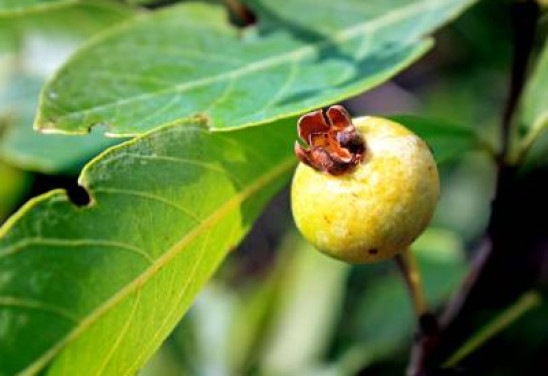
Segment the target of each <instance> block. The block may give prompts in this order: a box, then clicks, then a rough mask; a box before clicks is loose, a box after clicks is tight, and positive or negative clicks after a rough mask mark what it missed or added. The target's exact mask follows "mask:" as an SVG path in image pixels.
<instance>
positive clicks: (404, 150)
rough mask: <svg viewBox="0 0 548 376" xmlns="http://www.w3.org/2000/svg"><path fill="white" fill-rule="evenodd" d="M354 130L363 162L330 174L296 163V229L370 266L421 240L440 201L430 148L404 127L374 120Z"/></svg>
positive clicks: (332, 250) (330, 252)
mask: <svg viewBox="0 0 548 376" xmlns="http://www.w3.org/2000/svg"><path fill="white" fill-rule="evenodd" d="M352 123H353V125H354V126H355V130H357V132H358V134H359V135H361V137H362V138H363V141H364V144H365V151H363V156H362V159H361V160H360V161H359V163H357V164H355V165H352V166H351V167H352V168H351V169H350V170H349V172H346V173H343V174H339V173H338V170H335V171H336V174H330V173H328V172H326V171H325V170H324V171H321V170H320V169H319V168H316V169H314V168H312V167H310V163H309V161H308V160H305V159H303V158H302V157H301V156H299V157H300V158H301V160H303V161H304V162H306V164H305V163H300V164H299V166H298V167H297V170H296V171H295V175H294V177H293V182H292V187H291V206H292V212H293V217H294V219H295V222H296V225H297V227H298V229H299V230H300V231H301V233H302V234H303V235H304V237H305V238H306V239H307V240H308V241H310V242H311V243H312V244H313V245H314V246H316V247H317V248H318V249H319V250H320V251H322V252H324V253H326V254H328V255H330V256H333V257H335V258H337V259H340V260H344V261H348V262H353V263H370V262H376V261H380V260H385V259H388V258H391V257H393V256H394V255H396V254H397V253H398V252H400V251H402V250H404V249H405V248H407V247H408V246H409V245H410V244H411V243H412V242H413V241H414V240H415V239H416V238H417V237H418V236H419V235H420V233H421V232H422V231H423V230H424V228H425V227H426V226H427V225H428V223H429V221H430V219H431V218H432V215H433V213H434V210H435V207H436V204H437V202H438V200H439V194H440V192H439V177H438V171H437V167H436V163H435V161H434V159H433V157H432V154H431V152H430V150H429V148H428V146H427V145H426V143H425V142H424V141H423V140H421V139H420V138H419V137H418V136H416V135H415V134H414V133H412V132H411V131H409V130H408V129H406V128H405V127H403V126H402V125H400V124H398V123H396V122H393V121H390V120H386V119H381V118H375V117H360V118H356V119H353V120H352ZM296 149H302V147H299V146H298V145H297V147H296ZM299 153H300V154H304V152H303V151H300V152H299ZM299 153H298V154H299ZM307 153H309V152H308V151H307ZM312 157H313V156H312ZM307 158H311V157H310V156H309V157H307ZM307 164H308V165H307Z"/></svg>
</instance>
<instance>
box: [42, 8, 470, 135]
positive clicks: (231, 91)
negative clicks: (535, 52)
mask: <svg viewBox="0 0 548 376" xmlns="http://www.w3.org/2000/svg"><path fill="white" fill-rule="evenodd" d="M472 2H473V0H443V1H430V0H421V1H411V0H392V1H387V0H375V1H367V2H364V1H359V0H346V1H344V2H343V1H338V2H329V3H327V4H326V3H322V5H318V4H316V3H314V4H312V3H310V2H309V1H305V0H300V1H294V0H292V1H289V0H286V1H269V0H262V1H259V0H257V1H253V2H252V7H253V8H255V9H257V11H258V13H259V19H260V21H259V23H258V24H257V25H256V26H255V27H251V28H247V29H244V30H241V29H236V28H234V27H232V26H231V25H230V24H229V23H228V21H227V15H226V14H225V11H224V9H223V8H222V7H221V6H215V5H211V4H200V3H185V4H181V5H179V6H174V7H171V8H167V9H165V10H163V11H159V12H155V13H152V14H150V15H149V16H144V17H141V18H139V19H135V20H134V21H133V22H128V23H126V24H124V25H123V26H121V27H119V28H116V29H115V30H113V31H112V32H109V33H105V34H103V36H102V38H97V39H95V40H93V41H92V42H91V43H89V44H88V45H87V46H85V47H84V48H82V49H81V50H80V51H79V53H77V54H75V55H74V56H73V58H72V59H71V60H70V61H69V62H68V63H67V64H66V65H65V66H64V67H63V68H62V69H61V70H60V71H59V72H58V74H57V75H56V76H55V77H54V78H53V80H52V81H50V83H49V84H48V85H47V86H46V88H45V89H44V91H43V93H42V97H41V105H40V110H39V113H38V116H37V119H36V121H35V127H37V128H39V129H44V130H48V131H56V132H69V133H85V132H87V131H88V129H89V128H90V127H91V126H93V125H95V124H99V123H101V124H109V125H110V127H111V130H110V133H112V134H116V135H134V134H139V133H142V132H144V131H146V130H149V129H152V128H154V127H157V126H159V125H162V124H166V123H170V122H173V121H189V120H191V119H193V118H195V117H199V118H200V119H205V120H206V121H207V123H208V125H209V126H210V127H212V128H217V129H234V128H237V127H244V126H250V125H256V124H262V123H268V122H271V121H273V120H275V119H278V118H282V117H288V116H291V115H297V114H300V113H303V112H305V111H307V110H311V109H314V108H317V107H319V106H323V105H327V104H331V103H333V102H336V101H340V100H343V99H345V98H348V97H350V96H352V95H356V94H359V93H361V92H363V91H364V90H367V89H370V88H372V87H374V86H376V85H378V84H380V83H382V82H384V81H386V80H387V79H388V78H390V77H391V76H393V75H394V74H396V73H397V72H399V71H401V70H402V69H403V68H405V67H406V66H408V65H409V64H411V63H412V62H413V61H415V60H416V59H417V58H418V57H420V56H421V55H422V54H424V53H425V51H426V50H427V49H428V47H429V46H430V45H431V41H430V40H429V39H425V38H424V36H425V35H426V34H428V33H431V32H432V31H434V30H435V29H436V28H437V27H439V26H440V25H442V24H443V23H445V22H447V21H448V20H450V19H452V18H454V17H456V16H457V15H458V14H459V13H460V12H461V11H463V9H465V8H466V7H467V6H469V5H470V4H471V3H472ZM128 67H131V69H129V70H128Z"/></svg>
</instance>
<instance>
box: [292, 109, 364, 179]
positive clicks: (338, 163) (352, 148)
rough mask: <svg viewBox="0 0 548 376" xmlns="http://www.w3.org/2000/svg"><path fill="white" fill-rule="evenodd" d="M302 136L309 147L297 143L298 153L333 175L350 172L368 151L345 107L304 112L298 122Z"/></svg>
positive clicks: (307, 162)
mask: <svg viewBox="0 0 548 376" xmlns="http://www.w3.org/2000/svg"><path fill="white" fill-rule="evenodd" d="M297 128H298V132H299V136H300V138H301V139H302V140H303V141H304V142H305V143H306V144H307V146H308V147H303V146H301V144H300V143H299V141H296V142H295V154H296V155H297V157H298V158H299V160H300V161H301V162H303V163H304V164H306V165H308V166H310V167H312V168H313V169H315V170H317V171H325V172H327V173H328V174H331V175H343V174H346V173H349V172H351V171H352V170H353V169H354V168H355V167H356V166H357V165H358V164H359V163H360V162H361V161H362V160H363V157H364V154H365V141H364V140H363V137H362V136H361V135H360V134H359V133H358V131H357V130H356V127H355V126H354V124H352V119H351V118H350V115H349V114H348V112H347V111H346V110H345V108H344V107H343V106H339V105H335V106H331V107H329V108H328V109H327V111H325V113H324V112H323V111H322V110H318V111H314V112H310V113H308V114H306V115H303V116H302V117H301V118H300V119H299V122H298V124H297Z"/></svg>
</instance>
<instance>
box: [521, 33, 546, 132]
mask: <svg viewBox="0 0 548 376" xmlns="http://www.w3.org/2000/svg"><path fill="white" fill-rule="evenodd" d="M547 87H548V42H546V43H545V45H544V48H543V50H542V51H541V53H540V56H539V59H538V62H537V65H536V67H535V71H534V73H533V75H532V76H531V79H530V80H529V82H528V83H527V88H526V90H525V94H524V97H523V114H522V121H523V123H524V124H525V125H526V126H527V127H529V128H541V127H546V126H548V90H546V88H547Z"/></svg>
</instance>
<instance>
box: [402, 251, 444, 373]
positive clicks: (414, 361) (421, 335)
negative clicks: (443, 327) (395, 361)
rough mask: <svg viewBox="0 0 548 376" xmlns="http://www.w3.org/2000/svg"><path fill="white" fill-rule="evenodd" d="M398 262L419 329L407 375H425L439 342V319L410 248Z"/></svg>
mask: <svg viewBox="0 0 548 376" xmlns="http://www.w3.org/2000/svg"><path fill="white" fill-rule="evenodd" d="M396 264H397V265H398V268H399V270H400V272H401V274H402V276H403V279H404V281H405V284H406V286H407V288H408V290H409V295H410V297H411V300H412V302H413V307H414V310H415V315H416V317H417V328H418V330H417V333H416V335H415V339H414V342H413V347H412V349H411V356H410V361H409V366H408V368H407V375H408V376H419V375H423V374H424V373H423V372H424V370H425V369H428V368H429V367H428V366H427V365H426V362H428V355H429V354H430V351H431V350H432V349H434V348H435V347H436V344H437V342H438V335H439V327H438V320H437V318H436V316H434V315H433V314H431V313H430V312H429V310H428V305H427V303H426V299H425V298H424V292H423V287H422V280H421V274H420V271H419V267H418V264H417V259H416V258H415V255H414V254H413V252H412V251H411V249H410V248H407V249H405V250H404V251H402V252H401V253H400V254H398V255H397V256H396Z"/></svg>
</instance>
